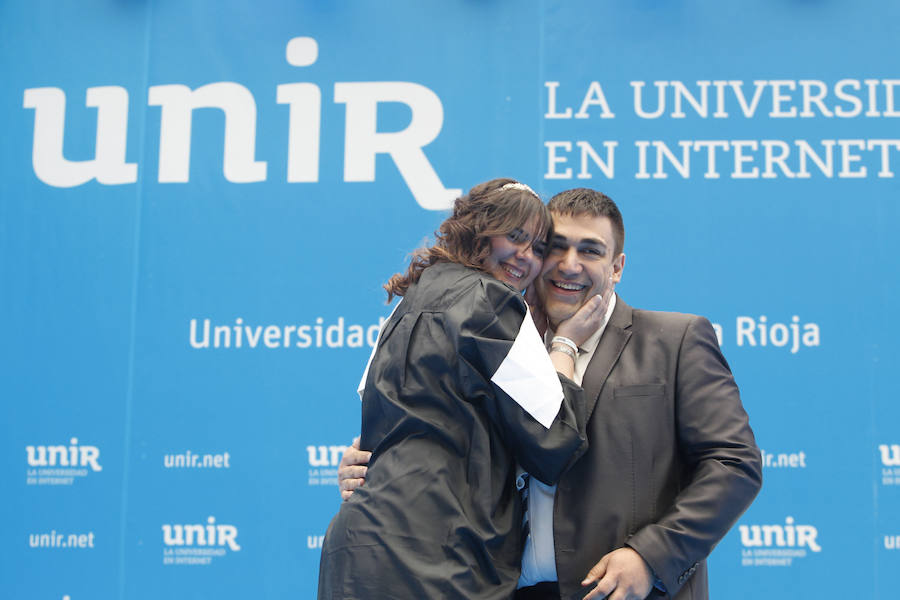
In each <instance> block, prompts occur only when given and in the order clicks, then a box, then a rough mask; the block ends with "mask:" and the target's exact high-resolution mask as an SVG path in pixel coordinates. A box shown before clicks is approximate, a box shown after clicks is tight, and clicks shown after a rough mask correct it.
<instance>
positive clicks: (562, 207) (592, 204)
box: [547, 188, 625, 258]
mask: <svg viewBox="0 0 900 600" xmlns="http://www.w3.org/2000/svg"><path fill="white" fill-rule="evenodd" d="M547 207H548V208H549V209H550V212H551V214H556V215H566V216H570V217H580V216H581V215H590V216H592V217H606V218H607V219H609V221H610V223H612V229H613V237H614V238H615V239H614V240H613V241H614V242H615V245H616V247H615V248H614V249H613V250H614V253H613V258H615V257H616V256H618V255H619V254H621V253H622V251H623V250H624V249H625V223H624V222H623V221H622V213H620V212H619V207H618V206H616V203H615V202H613V201H612V198H610V197H609V196H607V195H606V194H601V193H600V192H598V191H596V190H591V189H588V188H575V189H573V190H566V191H564V192H560V193H558V194H556V195H555V196H553V197H552V198H550V202H548V203H547Z"/></svg>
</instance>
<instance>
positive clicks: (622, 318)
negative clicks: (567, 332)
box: [581, 297, 632, 422]
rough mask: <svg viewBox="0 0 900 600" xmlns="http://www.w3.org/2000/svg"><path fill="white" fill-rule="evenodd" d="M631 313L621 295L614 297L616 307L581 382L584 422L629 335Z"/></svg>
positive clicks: (592, 408) (592, 409) (592, 411)
mask: <svg viewBox="0 0 900 600" xmlns="http://www.w3.org/2000/svg"><path fill="white" fill-rule="evenodd" d="M631 313H632V308H631V307H630V306H628V305H627V304H625V302H624V301H623V300H622V298H621V297H618V298H616V308H615V310H613V314H612V316H611V317H610V318H609V324H608V325H607V326H606V331H604V332H603V335H602V336H600V343H599V344H598V345H597V349H596V350H594V356H592V357H591V362H590V363H588V367H587V370H586V371H585V372H584V377H583V379H582V382H581V387H583V388H584V392H585V400H586V402H587V406H586V408H587V419H586V422H587V421H590V419H591V415H592V414H593V413H594V408H596V406H597V401H598V400H599V399H600V392H601V391H603V386H604V385H605V384H606V379H607V378H608V377H609V373H610V371H612V368H613V366H615V364H616V362H617V361H618V360H619V356H621V355H622V350H624V349H625V344H627V343H628V338H630V337H631Z"/></svg>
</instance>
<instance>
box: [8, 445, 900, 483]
mask: <svg viewBox="0 0 900 600" xmlns="http://www.w3.org/2000/svg"><path fill="white" fill-rule="evenodd" d="M345 449H346V446H345V445H340V444H335V445H308V446H306V455H307V460H308V464H309V470H308V472H307V475H308V479H307V483H308V484H309V485H335V484H337V466H338V464H340V460H341V456H342V455H343V453H344V450H345ZM25 454H26V459H27V471H26V483H27V484H28V485H72V484H73V483H74V482H75V481H76V480H77V479H80V478H84V477H87V476H89V475H90V474H92V473H97V472H100V471H102V470H103V466H102V464H101V462H100V448H99V447H97V446H93V445H85V444H79V442H78V438H76V437H73V438H71V439H70V440H69V445H67V446H65V445H34V446H26V448H25ZM231 458H232V456H231V453H230V452H227V451H226V452H219V453H198V452H194V451H191V450H187V451H184V452H178V453H164V454H163V455H162V467H163V468H165V469H230V468H231ZM807 458H808V455H807V453H806V452H805V451H802V450H801V451H794V452H767V451H766V450H762V463H763V467H764V468H767V469H805V468H806V467H807ZM877 458H878V459H879V460H880V462H881V465H882V470H881V482H882V484H883V485H900V444H879V445H878V446H877Z"/></svg>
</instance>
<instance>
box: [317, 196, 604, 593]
mask: <svg viewBox="0 0 900 600" xmlns="http://www.w3.org/2000/svg"><path fill="white" fill-rule="evenodd" d="M549 227H550V215H549V213H548V212H547V209H546V207H545V206H544V204H543V202H541V200H540V199H539V198H538V197H537V195H536V194H535V193H534V192H533V191H531V189H530V188H528V187H527V186H525V185H523V184H521V183H518V182H516V181H514V180H511V179H495V180H492V181H489V182H486V183H483V184H480V185H478V186H475V187H474V188H472V190H470V191H469V193H468V194H467V195H465V196H463V197H461V198H459V199H457V200H456V203H455V206H454V210H453V214H452V215H451V216H450V217H449V218H447V219H446V220H445V221H444V222H443V223H442V224H441V226H440V229H439V231H438V232H437V233H436V237H437V241H436V243H435V245H434V246H431V247H428V248H423V249H420V250H418V251H417V252H416V253H415V254H414V256H413V260H412V262H411V264H410V266H409V269H408V270H407V272H406V273H404V274H399V273H398V274H397V275H394V277H392V278H391V280H390V281H389V282H388V283H387V284H386V285H385V289H386V290H387V291H388V299H389V300H390V298H391V297H392V296H394V295H396V296H403V300H402V302H400V304H399V305H398V306H397V307H396V308H395V310H394V312H393V313H392V314H391V316H390V317H389V319H388V320H387V322H386V323H385V324H384V327H383V328H382V331H381V334H380V336H379V339H378V343H377V345H376V348H375V350H374V351H373V354H372V357H371V358H370V359H369V365H368V366H367V368H366V373H365V374H364V376H363V381H362V382H361V390H362V391H361V393H362V432H361V440H360V446H361V448H362V449H363V450H370V451H372V457H371V459H370V461H369V466H368V471H367V474H366V485H365V486H364V487H361V488H358V489H357V490H356V492H355V493H354V494H353V496H352V497H351V498H350V499H349V500H348V501H347V502H344V503H343V504H342V506H341V509H340V511H339V513H338V514H337V516H336V517H335V518H334V519H333V521H332V522H331V525H330V526H329V528H328V533H327V535H326V536H325V541H324V543H323V547H322V560H321V566H320V571H319V594H318V597H319V600H346V599H353V598H359V599H361V600H375V599H392V600H398V599H438V598H459V599H466V600H471V599H479V600H480V599H484V600H488V599H495V598H496V599H507V598H511V597H512V596H513V593H514V591H515V588H516V582H517V580H518V578H519V568H520V557H521V552H522V545H523V543H524V538H523V520H522V517H523V515H522V498H521V497H520V494H519V492H518V490H517V486H516V482H517V479H518V478H517V467H516V465H517V464H519V465H521V467H522V468H524V469H525V471H527V472H528V473H529V474H530V475H531V476H532V477H537V478H538V479H540V480H541V481H544V482H545V483H548V484H552V483H554V482H555V481H556V480H557V479H558V477H559V476H560V475H561V473H562V472H563V471H564V469H565V468H566V466H567V465H568V464H570V463H571V462H572V461H574V459H575V458H577V456H579V455H580V454H581V453H582V452H583V451H584V449H585V447H586V445H587V444H586V441H585V436H584V422H583V421H584V407H583V401H582V399H581V396H580V394H581V390H580V388H578V387H577V386H576V385H575V384H574V383H572V382H571V381H570V380H569V379H568V377H571V375H572V369H573V367H574V352H571V353H570V352H566V351H565V348H560V349H559V350H560V351H558V352H553V351H551V352H550V353H549V355H548V353H547V350H546V349H545V347H544V344H543V341H542V339H541V337H540V335H539V334H538V332H537V329H536V327H535V325H534V322H533V320H532V316H531V314H530V312H529V309H528V307H527V305H526V303H525V301H524V299H523V297H522V293H521V292H522V290H524V289H525V288H526V287H527V286H528V284H530V283H531V281H532V280H533V279H534V278H535V277H536V276H537V275H538V273H539V271H540V269H541V258H540V254H541V247H542V245H543V244H544V243H545V239H546V235H547V231H548V229H549ZM603 313H605V303H604V301H603V299H601V298H599V297H597V298H595V299H594V300H593V301H592V302H589V303H588V304H586V305H585V307H584V308H583V309H582V310H581V311H580V312H579V313H578V314H576V315H575V316H574V317H572V319H570V321H569V322H567V323H563V324H562V325H560V327H559V328H558V330H557V332H556V333H557V334H558V335H561V336H564V337H567V338H570V339H571V340H573V341H574V342H575V344H580V343H582V342H583V341H584V340H586V339H587V337H588V335H589V334H590V332H591V331H594V330H595V329H596V327H597V324H596V319H598V318H602V315H603ZM557 347H558V346H556V345H555V346H554V348H557Z"/></svg>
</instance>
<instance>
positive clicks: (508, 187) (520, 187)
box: [500, 181, 541, 200]
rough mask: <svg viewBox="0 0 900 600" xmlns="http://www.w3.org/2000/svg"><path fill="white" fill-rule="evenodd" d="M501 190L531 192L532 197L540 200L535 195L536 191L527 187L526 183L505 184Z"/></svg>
mask: <svg viewBox="0 0 900 600" xmlns="http://www.w3.org/2000/svg"><path fill="white" fill-rule="evenodd" d="M500 190H501V191H502V190H522V191H523V192H529V193H530V194H531V195H532V196H534V197H535V198H537V199H538V200H540V199H541V198H540V196H538V195H537V194H535V193H534V190H533V189H531V188H530V187H528V186H527V185H525V184H524V183H519V182H518V181H514V182H512V183H505V184H503V187H501V188H500Z"/></svg>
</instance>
